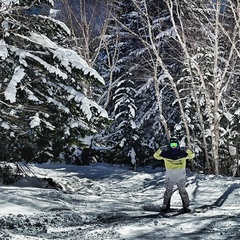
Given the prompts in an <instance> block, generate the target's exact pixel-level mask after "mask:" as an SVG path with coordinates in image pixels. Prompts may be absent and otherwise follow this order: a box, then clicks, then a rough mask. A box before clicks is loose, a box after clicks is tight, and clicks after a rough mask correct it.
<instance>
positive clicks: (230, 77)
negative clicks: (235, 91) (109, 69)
mask: <svg viewBox="0 0 240 240" xmlns="http://www.w3.org/2000/svg"><path fill="white" fill-rule="evenodd" d="M166 2H167V5H168V8H169V11H170V13H171V20H172V23H173V26H174V31H175V33H176V36H177V39H178V41H179V43H180V44H181V47H182V50H183V52H184V55H185V59H187V61H186V62H185V63H187V68H188V70H189V72H191V73H192V72H193V71H194V72H195V73H194V76H193V74H191V75H192V76H191V77H192V81H191V88H192V89H193V91H194V92H195V96H194V98H195V102H196V103H197V104H196V106H197V113H198V119H199V122H200V125H201V130H202V133H203V134H202V138H203V144H204V149H205V156H206V159H207V165H208V166H207V168H208V170H210V163H209V153H210V155H212V159H213V163H214V173H215V174H216V175H218V174H219V164H220V161H221V158H220V156H219V147H220V146H221V145H223V144H224V142H223V141H222V139H221V137H222V136H223V130H224V127H225V126H224V124H223V118H224V116H225V117H226V116H229V115H230V112H231V111H233V110H231V109H230V108H231V106H230V105H229V99H227V98H228V97H227V96H226V95H227V93H228V94H229V93H230V92H229V90H230V89H231V84H232V83H234V82H235V83H237V79H236V74H239V60H240V59H239V50H238V49H239V22H240V18H239V12H240V9H239V2H236V1H228V2H227V5H225V4H224V3H223V1H220V0H217V1H216V2H215V3H214V2H212V1H201V3H200V2H199V1H177V0H167V1H166ZM183 9H185V10H183ZM186 9H187V11H188V12H189V16H191V19H189V18H188V17H189V16H188V17H186V16H185V17H184V13H185V14H186ZM196 9H197V11H196ZM186 18H188V20H189V21H191V24H192V23H193V24H196V25H195V26H194V27H192V26H190V25H189V22H188V21H186ZM230 18H231V19H230ZM229 19H230V20H229ZM227 21H231V24H232V25H231V27H230V26H229V22H227ZM177 22H178V23H179V24H177ZM191 27H192V28H191ZM197 27H198V29H197ZM189 29H192V30H189ZM194 31H196V32H194ZM189 36H191V37H190V38H189ZM199 49H202V50H203V49H204V50H203V51H199ZM200 54H201V57H199V55H200ZM196 56H198V57H196ZM204 59H205V61H204ZM207 59H208V60H207ZM206 60H207V61H206ZM200 95H203V96H204V98H205V107H206V108H205V109H204V110H201V107H200V106H201V103H200V99H201V98H200V97H199V96H200ZM232 100H233V101H232ZM232 100H231V102H233V103H235V104H236V103H237V101H239V100H237V99H232ZM206 111H207V114H206ZM203 118H205V122H204V121H203ZM206 118H207V119H206ZM208 130H209V131H208ZM229 130H230V129H229ZM207 137H210V142H209V144H210V147H208V146H207V142H206V139H207Z"/></svg>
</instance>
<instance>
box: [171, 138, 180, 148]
mask: <svg viewBox="0 0 240 240" xmlns="http://www.w3.org/2000/svg"><path fill="white" fill-rule="evenodd" d="M169 147H170V148H180V146H179V142H178V139H177V138H176V137H172V138H170V140H169Z"/></svg>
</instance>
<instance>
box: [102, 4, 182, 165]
mask: <svg viewBox="0 0 240 240" xmlns="http://www.w3.org/2000/svg"><path fill="white" fill-rule="evenodd" d="M145 3H146V4H147V6H146V5H145ZM113 5H114V6H113V7H112V13H113V19H112V21H110V24H109V28H108V32H107V33H108V35H107V37H106V39H107V40H108V43H109V44H108V45H107V46H108V48H107V51H106V52H107V53H106V54H105V56H106V57H105V58H102V59H104V60H106V62H107V63H111V64H110V65H109V66H110V67H109V69H110V71H109V74H108V76H109V77H106V80H108V79H109V83H110V87H109V88H108V89H107V94H105V96H107V97H106V98H102V100H104V99H106V107H107V109H108V112H109V113H113V112H114V105H113V103H114V101H113V100H112V98H111V96H114V92H113V90H114V89H116V88H115V87H116V85H117V84H118V82H119V81H121V80H122V79H126V78H128V77H126V74H129V73H130V74H131V80H132V81H134V87H135V91H136V94H135V96H134V101H135V104H136V105H137V111H136V124H137V127H138V129H139V130H140V139H141V142H140V144H141V149H144V150H143V151H142V152H141V154H139V155H141V156H143V157H142V159H143V160H142V161H145V160H146V159H148V158H151V156H152V154H153V152H154V151H155V149H156V148H157V147H159V145H160V144H164V143H166V136H167V132H168V122H167V121H166V119H167V120H168V121H169V122H174V121H178V118H179V116H180V115H179V114H178V107H174V108H172V103H173V102H174V93H173V91H172V88H171V87H170V86H169V84H168V82H167V81H164V80H165V78H167V76H166V74H165V73H163V71H162V68H161V66H160V64H159V61H158V59H157V57H159V54H161V55H162V57H163V59H164V61H165V63H166V66H168V67H169V72H171V73H172V74H173V76H174V75H175V74H177V72H178V70H177V69H178V67H177V65H178V63H177V62H174V59H175V58H177V54H178V51H177V50H176V49H172V46H174V39H173V36H172V35H171V32H172V30H171V27H172V26H171V24H169V23H170V21H169V19H170V17H169V14H168V12H166V11H164V7H166V5H165V6H164V4H163V3H160V2H159V1H127V2H125V1H122V2H121V3H119V2H118V1H116V2H114V4H113ZM113 10H114V11H113ZM146 23H147V24H146ZM150 35H151V36H150ZM112 39H114V40H115V41H113V40H112ZM153 48H155V50H156V51H155V52H154V51H153V50H152V49H153ZM103 55H104V54H103ZM170 56H172V58H171V57H170ZM106 65H108V64H106ZM105 73H107V72H105ZM106 75H107V74H106ZM172 78H173V77H172ZM107 83H108V81H107ZM110 128H111V129H112V131H114V128H115V125H114V124H113V125H112V126H111V127H110Z"/></svg>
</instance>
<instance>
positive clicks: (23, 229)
mask: <svg viewBox="0 0 240 240" xmlns="http://www.w3.org/2000/svg"><path fill="white" fill-rule="evenodd" d="M31 167H32V169H33V170H34V172H35V173H36V175H37V176H38V177H51V178H53V179H54V180H55V181H56V182H57V183H59V184H60V185H61V186H62V187H63V191H58V190H56V189H49V188H40V187H36V179H34V178H28V179H25V180H26V181H19V182H18V183H17V184H15V185H14V186H6V185H0V206H1V210H0V225H1V229H0V240H3V239H4V240H8V239H9V240H12V239H13V240H15V239H16V240H23V239H31V240H40V239H69V240H70V239H72V240H73V239H76V240H77V239H81V240H100V239H101V240H115V239H116V240H117V239H119V240H120V239H121V240H128V239H132V240H133V239H134V240H144V239H151V240H154V239H156V240H157V239H158V240H159V239H176V238H177V239H195V240H196V239H216V240H218V239H240V230H239V226H240V223H239V220H240V219H239V217H240V205H239V197H240V180H239V178H231V177H221V176H218V177H216V176H212V175H210V176H207V175H198V174H192V173H188V180H187V191H188V193H189V196H190V199H191V208H192V209H198V208H202V209H204V210H205V211H202V212H197V213H188V214H182V215H178V216H173V217H169V218H164V217H161V216H159V215H158V214H157V213H155V212H146V211H143V210H142V206H143V205H144V204H150V203H153V204H161V203H162V197H163V193H164V190H165V189H164V172H162V170H163V169H160V168H158V169H154V170H152V169H151V168H149V167H148V168H144V169H138V171H137V172H133V171H129V170H128V168H127V167H124V166H117V165H108V164H103V163H101V164H93V165H91V166H82V167H81V166H71V165H50V164H44V165H32V166H31ZM33 180H35V184H34V186H33V182H34V181H33ZM172 207H175V208H180V207H181V199H180V196H179V194H178V191H174V193H173V197H172Z"/></svg>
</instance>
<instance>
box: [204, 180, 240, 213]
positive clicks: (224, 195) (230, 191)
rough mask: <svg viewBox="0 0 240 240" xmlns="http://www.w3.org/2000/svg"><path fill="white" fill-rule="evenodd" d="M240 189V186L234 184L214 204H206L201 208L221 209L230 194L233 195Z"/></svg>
mask: <svg viewBox="0 0 240 240" xmlns="http://www.w3.org/2000/svg"><path fill="white" fill-rule="evenodd" d="M238 188H240V185H239V184H237V183H234V184H232V185H231V186H230V187H229V188H228V189H227V190H226V191H225V192H224V193H223V194H222V195H221V196H220V197H219V198H218V199H217V200H216V201H215V202H214V203H213V204H205V205H202V206H201V207H200V208H208V209H213V208H217V207H221V206H222V205H223V204H224V202H225V201H226V200H227V198H228V197H229V195H230V194H232V193H233V191H234V190H236V189H238Z"/></svg>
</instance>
